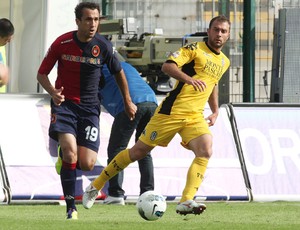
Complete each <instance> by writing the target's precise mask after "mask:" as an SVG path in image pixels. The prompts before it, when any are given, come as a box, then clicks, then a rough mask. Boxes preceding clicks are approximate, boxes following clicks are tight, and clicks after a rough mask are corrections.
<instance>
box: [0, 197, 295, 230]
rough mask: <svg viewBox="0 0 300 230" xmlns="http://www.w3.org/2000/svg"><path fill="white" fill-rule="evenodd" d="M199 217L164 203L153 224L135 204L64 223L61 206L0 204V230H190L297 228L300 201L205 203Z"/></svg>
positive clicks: (99, 208)
mask: <svg viewBox="0 0 300 230" xmlns="http://www.w3.org/2000/svg"><path fill="white" fill-rule="evenodd" d="M206 205H207V210H206V211H205V212H204V213H203V214H201V215H197V216H195V215H187V216H186V217H184V216H180V215H178V214H176V212H175V207H176V204H175V203H168V206H167V210H166V212H165V214H164V216H163V217H162V218H161V219H159V220H157V221H146V220H144V219H142V218H141V217H140V216H139V214H138V212H137V210H136V207H135V205H133V204H126V205H125V206H112V205H102V204H98V203H97V204H95V205H94V206H93V207H92V208H91V209H90V210H86V209H84V208H83V207H82V205H81V204H78V205H77V208H78V214H79V219H78V220H65V219H64V217H65V206H60V205H41V204H36V205H28V204H26V205H21V204H11V205H0V229H1V230H8V229H12V230H18V229H22V230H25V229H30V230H35V229H45V230H48V229H50V230H52V229H53V230H59V229H72V230H76V229H80V230H84V229H89V230H91V229H97V230H109V229H111V230H118V229H122V230H126V229H128V230H147V229H151V230H155V229H158V230H169V229H170V230H177V229H179V230H181V229H182V230H191V229H195V230H196V229H197V230H199V229H209V230H211V229H218V230H219V229H222V230H225V229H230V230H232V229H239V230H240V229H249V230H250V229H251V230H253V229H255V230H261V229H272V230H274V229H280V230H281V229H300V202H265V203H261V202H206Z"/></svg>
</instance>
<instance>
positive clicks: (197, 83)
mask: <svg viewBox="0 0 300 230" xmlns="http://www.w3.org/2000/svg"><path fill="white" fill-rule="evenodd" d="M161 70H162V71H163V72H164V73H165V74H167V75H168V76H170V77H172V78H175V79H176V80H178V81H181V82H184V83H186V84H188V85H192V86H193V87H194V89H195V90H199V91H200V92H202V91H204V90H205V88H206V84H205V82H204V81H201V80H199V79H194V78H192V77H190V76H188V75H187V74H185V73H184V72H182V71H181V69H180V68H179V67H178V66H177V64H176V63H175V62H173V61H167V62H165V63H164V64H163V66H162V68H161Z"/></svg>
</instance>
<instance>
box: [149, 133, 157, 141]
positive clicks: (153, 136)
mask: <svg viewBox="0 0 300 230" xmlns="http://www.w3.org/2000/svg"><path fill="white" fill-rule="evenodd" d="M156 137H157V132H156V131H153V132H152V133H151V135H150V140H151V141H154V140H155V139H156Z"/></svg>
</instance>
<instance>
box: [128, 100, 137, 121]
mask: <svg viewBox="0 0 300 230" xmlns="http://www.w3.org/2000/svg"><path fill="white" fill-rule="evenodd" d="M136 111H137V107H136V105H135V104H134V103H132V102H130V103H129V104H126V105H125V112H126V114H127V116H128V117H129V119H130V120H131V121H132V120H133V119H134V118H135V113H136Z"/></svg>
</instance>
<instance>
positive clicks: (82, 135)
mask: <svg viewBox="0 0 300 230" xmlns="http://www.w3.org/2000/svg"><path fill="white" fill-rule="evenodd" d="M100 108H101V107H100V104H99V105H79V104H75V103H73V102H72V101H64V102H63V103H61V105H60V106H56V105H55V104H54V103H53V101H52V100H51V123H50V127H49V136H50V137H51V138H52V139H54V140H56V141H58V133H70V134H73V135H74V136H75V137H76V140H77V145H80V146H84V147H87V148H89V149H92V150H93V151H96V152H98V149H99V145H100V138H99V133H100V132H99V116H100Z"/></svg>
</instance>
